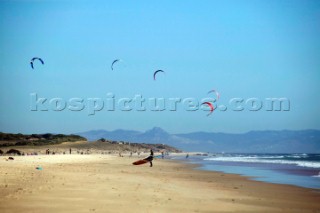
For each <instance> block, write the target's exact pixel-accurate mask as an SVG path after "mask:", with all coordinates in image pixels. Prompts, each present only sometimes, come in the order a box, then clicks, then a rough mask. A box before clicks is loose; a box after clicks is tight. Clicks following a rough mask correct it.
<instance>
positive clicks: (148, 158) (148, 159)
mask: <svg viewBox="0 0 320 213" xmlns="http://www.w3.org/2000/svg"><path fill="white" fill-rule="evenodd" d="M144 160H147V161H149V162H150V167H152V166H153V165H152V161H153V150H152V149H150V155H149V157H147V158H145V159H144Z"/></svg>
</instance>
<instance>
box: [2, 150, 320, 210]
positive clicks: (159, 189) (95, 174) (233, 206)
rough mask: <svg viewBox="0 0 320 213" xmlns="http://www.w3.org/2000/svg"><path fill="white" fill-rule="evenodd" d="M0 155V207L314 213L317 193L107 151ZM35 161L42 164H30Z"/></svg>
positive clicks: (319, 206)
mask: <svg viewBox="0 0 320 213" xmlns="http://www.w3.org/2000/svg"><path fill="white" fill-rule="evenodd" d="M6 158H8V157H7V156H1V160H0V174H1V175H0V198H1V199H0V212H2V213H7V212H8V213H9V212H10V213H12V212H39V213H40V212H41V213H43V212H52V213H53V212H268V213H269V212H320V192H319V190H312V189H306V188H299V187H295V186H287V185H278V184H270V183H263V182H258V181H252V180H248V179H247V178H245V177H242V176H239V175H232V174H223V173H220V172H209V171H199V170H196V169H194V166H193V165H187V164H183V163H179V162H176V161H170V160H162V159H155V160H154V167H149V164H144V165H140V166H133V165H132V164H131V163H132V162H133V161H135V160H137V158H130V157H117V156H112V155H98V154H95V155H76V154H73V155H50V156H48V155H38V156H19V157H14V158H15V159H14V160H12V161H6V160H5V159H6ZM37 166H40V167H41V168H42V170H37V169H36V167H37Z"/></svg>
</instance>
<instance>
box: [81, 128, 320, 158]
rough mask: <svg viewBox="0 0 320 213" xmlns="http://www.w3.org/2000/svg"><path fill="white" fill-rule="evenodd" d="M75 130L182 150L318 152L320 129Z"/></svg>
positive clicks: (96, 136) (92, 136) (94, 137)
mask: <svg viewBox="0 0 320 213" xmlns="http://www.w3.org/2000/svg"><path fill="white" fill-rule="evenodd" d="M77 134H78V135H81V136H83V137H86V138H87V139H88V140H90V141H93V140H98V139H100V138H105V139H109V140H120V141H121V140H122V141H130V142H140V143H162V144H168V145H171V146H175V147H177V148H179V149H182V150H185V151H205V152H239V153H243V152H246V153H250V152H251V153H301V152H303V153H320V130H300V131H291V130H282V131H251V132H247V133H243V134H230V133H214V132H193V133H186V134H169V133H168V132H166V131H165V130H163V129H161V128H159V127H155V128H153V129H150V130H147V131H146V132H139V131H132V130H115V131H106V130H93V131H88V132H83V133H77Z"/></svg>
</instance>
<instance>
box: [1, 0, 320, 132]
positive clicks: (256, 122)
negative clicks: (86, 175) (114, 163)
mask: <svg viewBox="0 0 320 213" xmlns="http://www.w3.org/2000/svg"><path fill="white" fill-rule="evenodd" d="M33 57H41V58H42V59H43V60H44V62H45V64H44V65H41V63H40V62H39V61H35V62H34V67H35V68H34V69H32V68H31V66H30V60H31V59H32V58H33ZM115 59H122V61H120V62H117V63H116V64H115V65H114V68H115V69H114V70H111V68H110V66H111V63H112V61H113V60H115ZM158 69H162V70H164V71H165V73H158V75H157V79H156V81H154V80H153V72H154V71H155V70H158ZM0 77H1V78H0V79H1V84H0V89H1V90H0V91H1V92H0V94H1V96H0V97H1V98H0V106H1V111H0V131H2V132H12V133H18V132H21V133H45V132H53V133H76V132H81V131H87V130H92V129H107V130H114V129H133V130H140V131H144V130H146V129H149V128H152V127H154V126H158V127H162V128H163V129H165V130H167V131H168V132H171V133H186V132H193V131H210V132H234V133H238V132H246V131H250V130H282V129H292V130H299V129H310V128H312V129H320V113H319V112H320V110H319V106H320V99H319V98H320V95H319V94H320V93H319V92H320V91H319V88H320V87H319V83H320V1H312V0H308V1H302V0H299V1H294V0H288V1H284V0H265V1H258V0H252V1H250V0H247V1H238V0H235V1H228V0H226V1H213V0H207V1H205V0H204V1H196V0H192V1H188V0H183V1H182V0H181V1H169V0H168V1H166V0H164V1H147V0H146V1H129V0H128V1H118V0H115V1H94V0H90V1H63V0H60V1H39V0H37V1H28V0H24V1H3V0H2V1H0ZM212 89H215V90H217V91H218V92H219V93H220V96H221V98H220V99H219V100H218V101H216V102H215V103H214V105H215V107H218V108H217V109H216V110H215V111H214V112H213V113H212V114H210V115H209V116H207V114H208V111H204V110H206V108H205V106H203V105H202V106H201V107H200V106H198V107H199V110H194V111H189V110H188V109H190V108H188V107H186V105H185V104H183V103H182V102H181V103H177V110H176V111H172V110H170V109H171V108H170V106H168V105H169V104H168V102H169V101H168V100H169V99H170V98H181V99H182V100H185V99H186V98H193V100H197V101H198V102H199V104H201V103H202V102H203V100H202V99H203V98H208V97H210V98H215V94H214V93H210V94H207V93H208V91H210V90H212ZM108 93H112V94H113V95H114V100H115V105H116V106H115V110H114V111H110V110H108V109H110V108H108V104H109V103H111V102H110V100H112V99H111V98H110V96H108V95H107V94H108ZM32 94H37V97H36V98H35V96H33V95H32ZM136 95H141V96H142V97H143V98H145V99H146V102H148V103H149V101H148V99H150V98H164V100H165V101H166V108H165V110H163V111H153V110H152V107H151V104H145V103H144V104H145V108H146V109H145V111H142V110H138V109H137V106H135V105H134V104H135V103H136V102H134V101H132V102H130V103H129V104H128V105H123V106H121V104H122V103H123V102H121V101H120V103H119V104H118V101H119V99H121V98H131V99H132V98H134V97H135V96H136ZM108 97H109V102H108ZM41 98H46V99H47V101H46V102H45V103H44V104H43V105H42V104H41V100H42V99H41ZM75 98H77V99H75ZM92 98H97V99H96V100H97V101H96V102H93V99H92ZM234 98H241V99H243V100H244V101H243V102H242V103H238V104H240V106H239V105H236V104H235V102H232V100H235V99H234ZM252 98H254V99H252ZM267 98H286V99H287V100H289V101H290V110H287V107H286V106H285V107H284V109H286V110H287V111H284V110H281V111H275V110H273V111H270V110H268V104H270V103H268V102H267V101H266V99H267ZM80 99H82V100H83V102H79V100H80ZM55 100H58V106H56V105H55ZM75 100H77V101H78V102H77V101H75ZM125 100H127V99H125ZM230 100H231V103H230ZM236 100H239V99H236ZM247 100H249V102H247V104H246V101H247ZM250 100H259V103H263V106H262V108H261V109H260V110H257V111H252V109H253V108H252V107H251V105H250V103H251V102H250ZM50 101H51V103H50ZM72 101H75V102H76V103H75V102H72ZM102 101H103V102H104V108H102V109H100V108H101V102H102ZM61 103H62V105H61V106H63V104H65V105H66V108H65V109H62V110H61V108H59V106H60V105H59V104H61ZM185 103H186V102H185ZM286 103H288V102H286ZM95 104H96V105H95ZM130 104H131V105H130ZM124 106H127V107H131V108H132V110H131V111H123V110H122V109H123V107H124ZM224 106H225V107H227V110H225V111H223V110H221V109H223V108H225V107H224ZM241 106H242V107H243V108H244V110H242V111H236V110H235V109H238V107H241ZM75 107H80V108H84V109H83V110H79V109H75ZM35 108H36V110H35ZM59 109H60V111H57V110H59ZM95 109H100V111H96V112H95V113H94V115H92V114H93V112H94V110H95ZM44 110H46V111H44ZM90 114H91V115H90Z"/></svg>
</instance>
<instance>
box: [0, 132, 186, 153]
mask: <svg viewBox="0 0 320 213" xmlns="http://www.w3.org/2000/svg"><path fill="white" fill-rule="evenodd" d="M0 147H1V148H2V149H3V150H4V151H5V152H7V151H10V150H15V149H16V150H23V151H25V152H30V153H31V152H38V153H44V152H45V150H46V149H50V150H52V151H54V152H55V153H60V154H61V153H67V152H68V151H69V149H72V150H74V151H76V152H78V153H79V154H80V153H101V152H104V151H107V152H108V153H119V152H149V150H150V149H153V150H154V151H155V152H161V151H167V152H175V153H177V152H181V150H179V149H177V148H175V147H172V146H168V145H166V144H162V143H158V144H155V143H152V144H148V143H131V142H126V141H123V140H121V141H120V140H117V141H116V140H108V139H105V138H100V139H98V140H96V141H93V142H88V141H87V139H86V138H84V137H82V136H79V135H63V134H49V133H47V134H31V135H23V134H11V133H0ZM2 153H4V152H3V151H2V150H0V154H2ZM17 153H19V152H17Z"/></svg>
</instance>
